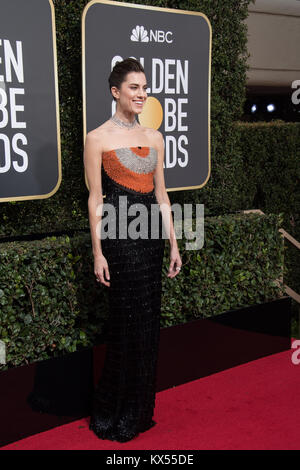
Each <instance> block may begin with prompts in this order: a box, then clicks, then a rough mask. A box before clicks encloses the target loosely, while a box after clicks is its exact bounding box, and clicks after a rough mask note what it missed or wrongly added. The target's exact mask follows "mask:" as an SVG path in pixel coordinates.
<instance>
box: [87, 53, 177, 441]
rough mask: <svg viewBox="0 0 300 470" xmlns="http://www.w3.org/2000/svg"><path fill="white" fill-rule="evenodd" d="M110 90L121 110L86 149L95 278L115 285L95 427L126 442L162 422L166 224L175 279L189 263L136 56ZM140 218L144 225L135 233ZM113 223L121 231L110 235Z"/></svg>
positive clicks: (119, 67) (117, 71) (119, 68)
mask: <svg viewBox="0 0 300 470" xmlns="http://www.w3.org/2000/svg"><path fill="white" fill-rule="evenodd" d="M109 87H110V90H111V94H112V96H113V99H114V100H115V101H116V113H115V114H114V116H113V117H112V118H110V119H109V120H108V121H106V122H104V123H103V124H102V125H101V126H99V127H98V128H96V129H94V130H92V131H90V132H89V133H88V134H87V138H86V142H85V149H84V165H85V171H86V175H87V179H88V184H89V191H90V192H89V198H88V209H89V221H90V229H91V240H92V248H93V255H94V273H95V276H96V280H97V281H98V282H101V283H102V284H103V285H105V286H107V287H108V288H109V319H108V336H107V342H106V357H105V364H104V368H103V371H102V375H101V378H100V381H99V384H98V387H97V389H96V391H95V393H94V401H93V409H92V416H91V420H90V429H91V430H93V431H94V432H95V434H96V435H97V436H98V437H99V438H101V439H109V440H116V441H119V442H125V441H129V440H130V439H133V438H134V437H135V436H137V435H138V434H139V433H140V432H143V431H146V430H147V429H150V428H151V427H152V426H154V425H155V424H156V423H155V421H154V420H153V419H152V417H153V413H154V407H155V387H156V366H157V357H158V345H159V331H160V330H159V328H160V309H161V273H162V261H163V254H164V246H165V240H164V238H165V235H163V233H162V225H164V227H165V234H167V237H168V239H169V243H170V266H169V272H168V277H170V278H173V277H174V276H176V275H177V274H178V273H179V272H180V268H181V264H182V262H181V258H180V254H179V251H178V246H177V241H176V238H175V235H174V226H173V221H172V216H171V211H170V200H169V197H168V194H167V192H166V188H165V181H164V172H163V161H164V141H163V137H162V134H161V133H160V132H159V131H157V130H154V129H150V128H146V127H143V126H141V125H140V124H139V123H138V122H137V120H136V116H135V115H136V114H139V113H141V112H142V109H143V105H144V103H145V101H146V98H147V93H146V89H147V82H146V77H145V73H144V69H143V67H142V65H141V64H140V63H139V62H138V61H136V60H135V59H125V60H124V61H122V62H118V63H117V64H116V65H115V67H114V69H113V71H112V72H111V74H110V77H109ZM103 194H105V196H106V198H105V199H106V200H105V201H104V200H103ZM104 202H105V203H104ZM106 205H107V206H108V205H110V206H111V207H112V208H113V210H114V211H115V218H114V216H111V212H110V211H107V214H110V215H107V216H106V211H105V208H106V207H107V206H106ZM141 205H142V206H143V208H144V209H145V210H146V214H147V215H146V217H145V212H144V211H142V212H140V207H141ZM151 206H152V208H153V207H156V209H158V210H157V212H156V214H157V215H158V217H153V212H152V217H151ZM99 208H101V210H100V211H99ZM103 208H104V211H103ZM130 208H131V209H130ZM97 209H98V211H97ZM124 210H125V211H126V212H124ZM130 210H135V212H132V213H130ZM152 210H153V209H152ZM128 211H129V213H130V215H127V216H126V218H124V214H125V213H126V214H128ZM133 213H134V214H135V215H132V214H133ZM142 213H143V218H139V216H140V215H141V214H142ZM101 216H102V217H101ZM137 217H138V218H139V221H140V223H139V224H136V223H135V225H131V229H130V224H131V222H133V221H134V220H136V219H137ZM104 221H105V223H104ZM114 222H116V223H115V224H113V223H114ZM111 224H113V225H114V229H115V232H114V230H112V231H111V232H110V231H109V230H108V231H105V228H106V227H108V226H110V227H112V225H111ZM133 227H135V230H136V232H137V233H139V232H142V231H143V230H144V232H143V235H142V234H140V237H138V238H137V237H136V236H133V235H132V233H133V232H132V228H133ZM138 228H139V229H138ZM127 229H128V231H127ZM124 230H125V235H124ZM104 232H105V233H106V236H104ZM145 234H146V236H145Z"/></svg>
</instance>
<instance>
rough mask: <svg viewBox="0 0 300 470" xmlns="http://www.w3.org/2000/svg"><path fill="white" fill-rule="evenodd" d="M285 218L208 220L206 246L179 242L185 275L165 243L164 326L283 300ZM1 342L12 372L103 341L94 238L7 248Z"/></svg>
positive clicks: (0, 299)
mask: <svg viewBox="0 0 300 470" xmlns="http://www.w3.org/2000/svg"><path fill="white" fill-rule="evenodd" d="M281 223H282V217H281V216H278V215H273V214H271V215H268V216H259V215H256V214H249V215H243V214H236V215H228V216H226V217H215V218H214V217H206V218H205V238H204V246H203V248H202V249H201V250H186V249H185V246H186V245H185V242H186V241H187V240H186V239H185V238H182V239H179V240H178V244H179V248H180V252H181V254H182V261H183V266H182V270H181V273H180V275H178V276H176V277H175V278H174V279H169V278H168V277H167V271H168V266H169V247H168V242H166V249H165V255H164V266H163V281H162V289H163V291H162V317H161V326H162V327H166V326H171V325H176V324H179V323H184V322H187V321H189V320H192V319H196V318H203V317H210V316H214V315H217V314H219V313H222V312H225V311H227V310H231V309H238V308H242V307H245V306H248V305H253V304H259V303H262V302H265V301H269V300H273V299H274V298H278V297H280V296H281V295H282V289H280V288H279V287H277V286H276V284H274V280H275V279H277V278H279V277H280V275H281V266H282V263H283V256H284V246H283V243H282V239H281V236H280V234H279V232H278V228H279V227H280V226H281ZM0 260H1V263H0V285H1V289H0V307H1V315H0V338H1V339H2V341H4V342H5V343H6V347H7V365H6V366H2V369H3V370H4V369H6V368H7V367H12V366H19V365H22V364H28V363H31V362H34V361H38V360H42V359H46V358H48V357H55V356H57V355H59V354H62V352H73V351H75V350H76V349H77V348H78V347H81V346H92V345H93V344H96V343H97V342H98V341H100V340H101V341H102V340H103V339H105V326H106V319H107V315H108V295H107V294H108V290H107V289H108V288H107V287H105V286H103V285H102V284H99V283H97V282H96V281H95V276H94V273H93V257H92V250H91V241H90V234H89V233H86V232H83V233H78V234H77V235H76V236H74V237H72V238H69V237H68V236H67V237H65V236H63V237H51V238H45V239H43V240H39V241H33V242H32V241H31V242H19V243H17V244H16V243H10V242H9V243H3V244H2V246H1V253H0Z"/></svg>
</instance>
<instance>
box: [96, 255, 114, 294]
mask: <svg viewBox="0 0 300 470" xmlns="http://www.w3.org/2000/svg"><path fill="white" fill-rule="evenodd" d="M94 274H95V276H96V281H97V282H101V284H104V285H105V286H107V287H110V282H109V280H110V275H109V269H108V264H107V261H106V258H105V257H104V256H103V255H99V256H95V257H94ZM105 278H106V279H108V281H106V280H105Z"/></svg>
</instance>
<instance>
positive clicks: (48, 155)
mask: <svg viewBox="0 0 300 470" xmlns="http://www.w3.org/2000/svg"><path fill="white" fill-rule="evenodd" d="M0 8H1V15H0V201H2V202H5V201H14V200H26V199H42V198H48V197H50V196H52V195H53V194H54V193H55V192H56V191H57V190H58V189H59V186H60V183H61V149H60V124H59V98H58V80H57V60H56V38H55V16H54V5H53V3H52V0H26V2H24V1H23V0H0ZM126 57H134V58H136V59H138V60H139V61H140V62H141V63H142V65H143V66H144V68H145V73H146V77H147V83H148V84H149V88H148V90H147V93H148V98H147V101H146V105H145V108H144V110H143V112H142V113H141V114H140V115H139V121H140V123H141V125H144V126H146V127H152V128H154V129H158V130H159V131H160V132H161V133H162V134H163V136H164V140H165V161H164V170H165V181H166V187H167V189H168V190H169V191H172V190H180V189H195V188H200V187H202V186H204V185H205V184H206V182H207V181H208V179H209V176H210V166H211V165H210V69H211V25H210V22H209V20H208V18H207V17H206V16H205V15H204V14H202V13H199V12H190V11H183V10H175V9H174V10H173V9H166V8H158V7H148V6H144V5H134V4H129V3H119V2H112V1H94V0H93V1H91V2H89V3H88V4H87V5H86V7H85V9H84V10H83V14H82V83H83V121H84V128H83V138H84V140H85V137H86V134H87V132H89V131H90V130H92V129H95V128H96V127H98V126H99V125H101V124H102V123H103V122H105V121H106V120H107V119H109V118H110V117H111V115H112V114H114V112H115V102H114V101H113V100H112V97H111V94H110V91H109V88H108V76H109V74H110V71H111V70H112V68H113V67H114V65H115V63H116V62H118V61H121V60H123V59H125V58H126ZM83 171H84V169H83Z"/></svg>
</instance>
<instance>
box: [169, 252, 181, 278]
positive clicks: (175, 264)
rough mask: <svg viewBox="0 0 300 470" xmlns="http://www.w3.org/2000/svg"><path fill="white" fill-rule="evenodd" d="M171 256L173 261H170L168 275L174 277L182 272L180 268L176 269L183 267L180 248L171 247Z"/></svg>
mask: <svg viewBox="0 0 300 470" xmlns="http://www.w3.org/2000/svg"><path fill="white" fill-rule="evenodd" d="M170 258H171V261H170V267H169V272H168V277H171V278H173V277H175V276H177V274H178V273H180V269H176V268H181V266H182V261H181V258H180V254H179V250H178V247H177V246H175V247H173V248H171V250H170Z"/></svg>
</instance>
